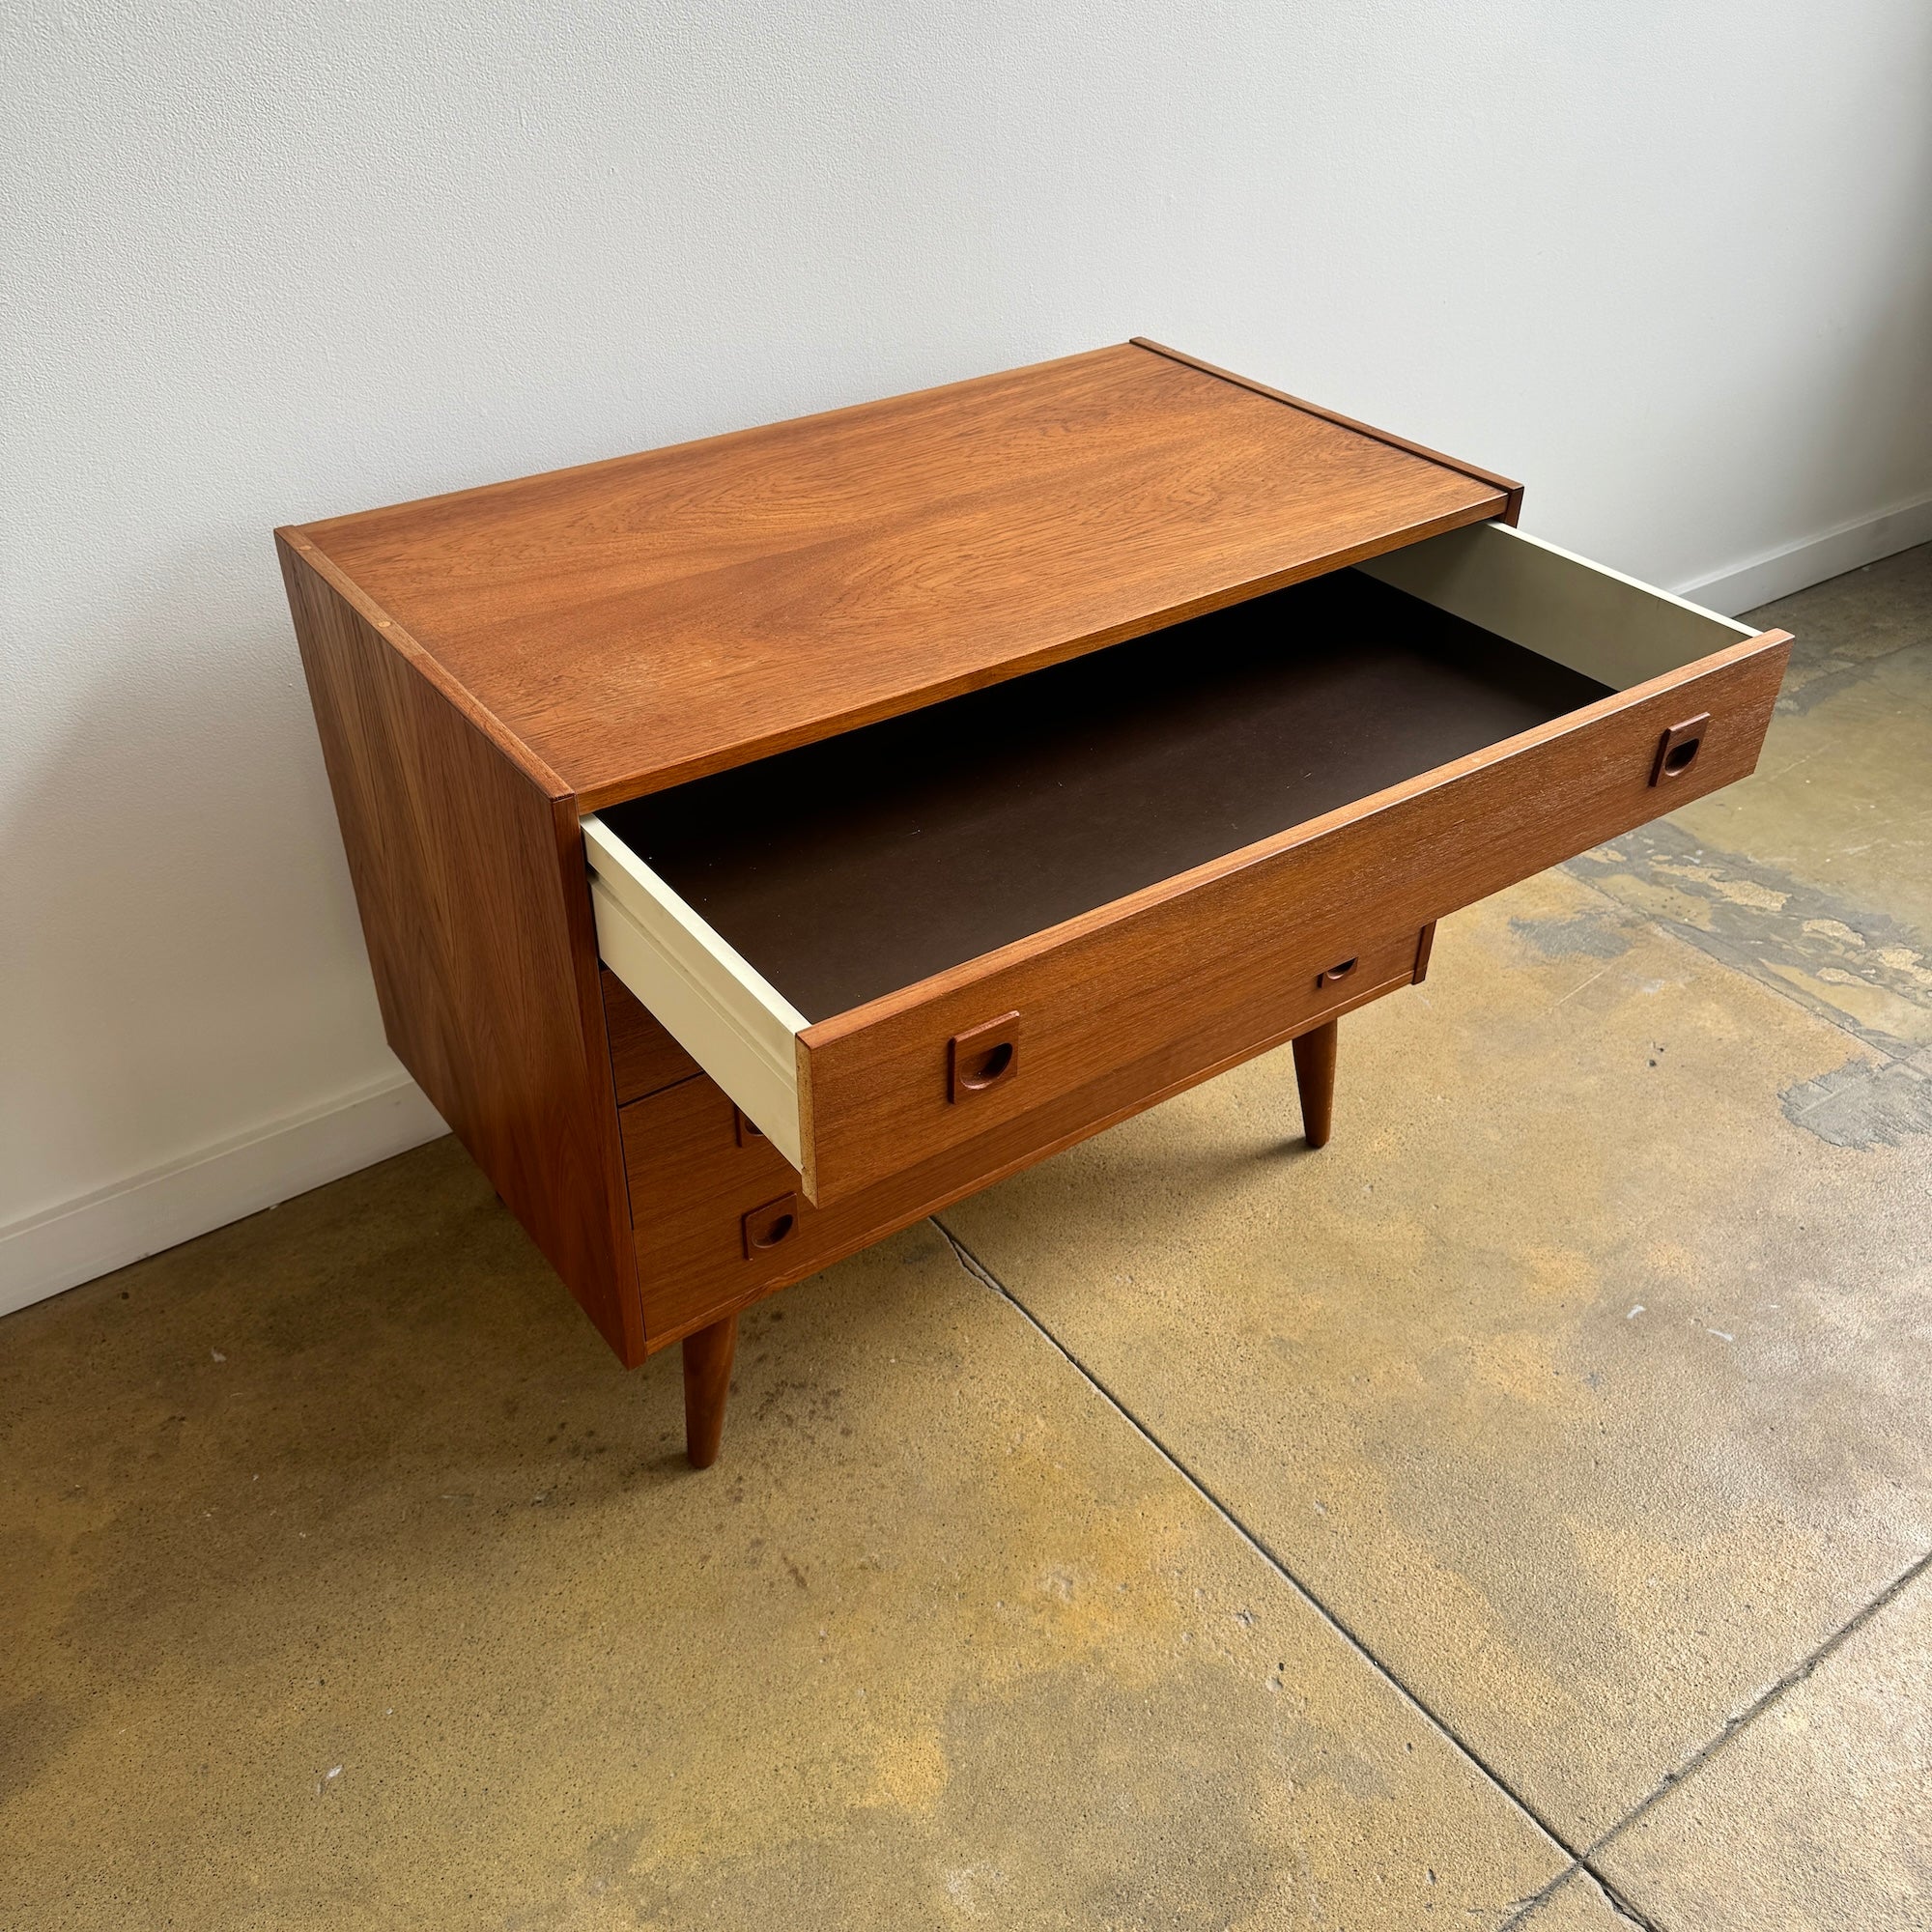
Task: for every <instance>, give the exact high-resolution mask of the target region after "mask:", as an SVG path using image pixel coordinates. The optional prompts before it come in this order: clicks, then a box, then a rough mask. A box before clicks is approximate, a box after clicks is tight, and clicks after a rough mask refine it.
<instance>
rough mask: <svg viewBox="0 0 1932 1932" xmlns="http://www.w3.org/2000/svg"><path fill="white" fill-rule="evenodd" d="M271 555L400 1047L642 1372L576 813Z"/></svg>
mask: <svg viewBox="0 0 1932 1932" xmlns="http://www.w3.org/2000/svg"><path fill="white" fill-rule="evenodd" d="M281 558H282V571H283V578H284V582H286V584H287V587H288V594H289V605H290V609H291V611H292V612H293V613H294V616H295V625H296V633H297V637H298V639H299V641H300V644H301V655H302V667H303V670H304V672H305V673H306V675H307V678H308V685H309V694H310V696H311V698H312V699H313V702H314V706H315V715H316V725H317V729H318V731H319V733H320V735H321V739H322V749H323V756H324V759H325V762H326V763H327V769H328V779H329V785H330V788H331V790H332V791H333V793H334V797H335V809H336V812H337V815H338V817H339V819H340V821H341V826H342V837H343V843H344V846H345V847H346V849H347V852H348V857H349V868H350V873H351V876H352V878H353V879H354V881H355V897H356V904H357V906H358V908H359V909H360V912H361V917H362V931H363V936H364V939H365V940H366V942H367V945H368V949H369V962H370V967H371V969H372V971H373V972H374V975H375V980H376V992H377V997H378V999H379V1001H380V1002H381V1006H382V1011H383V1021H384V1029H385V1031H386V1033H387V1036H388V1040H389V1044H390V1045H391V1046H392V1047H393V1048H394V1049H395V1051H396V1054H397V1056H398V1058H399V1059H401V1061H402V1062H403V1064H404V1065H406V1066H407V1067H408V1068H409V1069H410V1071H411V1072H412V1074H414V1075H415V1077H416V1079H417V1081H418V1082H419V1083H420V1084H421V1086H422V1088H423V1091H424V1092H425V1093H426V1094H428V1095H429V1097H430V1099H431V1100H432V1101H433V1102H434V1103H435V1105H436V1108H437V1110H438V1112H440V1114H441V1115H442V1117H443V1119H444V1120H445V1121H447V1122H449V1124H450V1126H451V1127H452V1128H454V1129H455V1131H456V1133H457V1134H458V1135H459V1136H460V1137H461V1139H462V1140H463V1143H464V1145H465V1146H466V1147H467V1148H469V1151H470V1153H471V1154H472V1155H473V1156H474V1157H475V1160H476V1162H477V1165H478V1166H479V1167H481V1168H482V1170H483V1171H484V1173H485V1174H486V1175H488V1176H489V1178H490V1179H491V1181H492V1183H493V1184H494V1185H495V1187H496V1188H497V1192H498V1193H499V1194H500V1195H501V1196H502V1197H503V1199H504V1201H505V1202H507V1203H508V1204H509V1206H510V1208H511V1210H512V1211H513V1212H514V1213H515V1214H516V1215H517V1217H518V1219H519V1220H521V1221H522V1222H523V1224H524V1226H525V1227H526V1229H528V1231H529V1232H530V1234H531V1236H533V1237H534V1239H535V1240H536V1242H537V1245H538V1246H539V1247H540V1248H541V1249H542V1250H543V1252H544V1254H545V1256H546V1257H547V1258H548V1259H549V1261H550V1262H551V1264H552V1265H553V1266H554V1268H555V1269H556V1271H557V1272H558V1274H560V1275H561V1276H562V1277H563V1279H564V1281H565V1283H566V1284H567V1285H568V1287H569V1288H570V1290H571V1293H573V1294H575V1295H576V1297H577V1299H578V1300H579V1301H580V1302H581V1303H582V1305H583V1307H584V1309H585V1311H586V1312H587V1313H588V1314H589V1316H590V1318H591V1320H592V1321H595V1322H596V1324H597V1326H598V1328H599V1329H600V1330H601V1331H602V1332H603V1334H604V1337H605V1339H606V1340H607V1341H608V1342H609V1343H610V1344H611V1347H612V1348H613V1349H614V1350H616V1351H617V1353H618V1354H619V1355H620V1356H622V1357H623V1359H624V1360H625V1361H627V1362H636V1361H639V1360H641V1359H642V1356H643V1324H642V1309H641V1305H640V1303H639V1296H638V1287H637V1264H636V1252H635V1247H634V1243H633V1240H632V1237H631V1230H630V1215H629V1208H628V1197H627V1190H626V1182H625V1176H624V1169H623V1156H622V1150H621V1145H620V1142H619V1138H618V1132H617V1117H616V1095H615V1093H614V1090H613V1088H612V1084H611V1060H610V1050H609V1047H608V1045H607V1043H606V1037H605V1028H604V1008H603V1002H602V998H601V995H600V992H599V987H598V968H597V954H596V946H595V941H594V937H593V935H592V933H591V930H590V909H589V899H588V895H587V893H586V892H585V890H584V886H583V854H582V838H580V836H579V833H578V825H577V814H576V811H575V810H574V809H573V807H572V805H571V802H570V801H569V799H568V798H567V797H564V798H559V797H553V796H550V795H549V794H547V793H546V791H545V790H544V789H543V788H542V787H541V786H540V785H539V784H538V783H537V782H536V781H534V780H533V779H532V778H531V777H530V776H529V775H527V774H526V773H525V772H523V771H521V770H519V769H518V767H517V766H516V764H514V763H513V762H512V761H511V759H510V757H509V756H508V755H506V753H505V752H504V751H503V750H502V749H501V748H499V746H497V744H494V743H492V742H491V740H490V738H489V737H488V736H486V735H485V733H484V732H483V731H482V730H481V729H480V728H479V726H478V725H476V723H475V722H473V721H472V720H471V719H469V717H467V716H465V715H464V713H463V711H462V710H461V709H460V708H459V707H458V706H457V705H455V704H453V703H452V702H450V701H449V698H448V697H447V696H446V695H445V694H444V693H442V692H440V691H439V690H438V689H437V688H436V687H435V685H434V684H432V683H431V682H430V681H429V680H428V679H427V678H426V677H425V676H424V675H423V674H422V673H421V671H420V670H419V669H418V668H417V667H416V666H415V665H414V664H413V663H412V661H411V659H410V657H409V656H408V654H407V653H406V652H404V651H402V650H399V649H398V648H396V647H395V646H394V645H393V644H392V643H391V642H390V641H389V640H388V639H384V637H383V636H382V635H381V634H379V632H378V631H377V630H376V629H375V627H374V626H373V625H372V624H371V623H370V622H369V621H367V619H365V618H364V617H363V616H362V615H361V614H359V613H358V612H357V611H355V609H354V608H353V607H352V606H351V604H350V603H349V602H348V601H347V600H346V599H345V598H344V597H342V596H341V595H340V594H339V593H338V592H337V591H336V590H335V589H334V588H333V587H331V585H330V584H329V583H327V582H325V581H324V579H323V577H322V576H320V575H318V574H317V572H315V571H314V570H312V569H311V568H310V567H309V565H308V564H307V562H306V561H305V560H304V559H303V558H302V557H301V556H300V555H299V554H298V552H297V550H296V549H295V548H294V547H292V546H290V545H288V544H284V545H282V547H281Z"/></svg>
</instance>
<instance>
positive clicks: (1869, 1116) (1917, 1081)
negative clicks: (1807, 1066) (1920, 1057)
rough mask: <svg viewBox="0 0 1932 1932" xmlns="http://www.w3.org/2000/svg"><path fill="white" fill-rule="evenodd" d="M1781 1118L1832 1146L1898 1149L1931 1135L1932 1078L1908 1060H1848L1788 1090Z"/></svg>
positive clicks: (1784, 1098) (1781, 1095)
mask: <svg viewBox="0 0 1932 1932" xmlns="http://www.w3.org/2000/svg"><path fill="white" fill-rule="evenodd" d="M1778 1097H1779V1099H1780V1101H1781V1102H1782V1104H1783V1107H1784V1118H1785V1119H1786V1120H1788V1121H1790V1122H1792V1123H1793V1124H1794V1125H1796V1126H1801V1127H1803V1128H1804V1129H1805V1130H1806V1131H1807V1132H1809V1133H1814V1134H1816V1135H1817V1136H1818V1138H1819V1139H1820V1140H1822V1141H1829V1142H1830V1143H1831V1144H1832V1146H1833V1147H1841V1148H1861V1149H1866V1150H1869V1149H1872V1148H1877V1147H1897V1146H1898V1145H1899V1143H1900V1142H1901V1141H1903V1140H1906V1139H1908V1138H1909V1137H1910V1136H1912V1135H1914V1134H1923V1133H1932V1074H1928V1073H1926V1072H1925V1071H1922V1070H1921V1069H1920V1067H1919V1065H1918V1064H1917V1063H1915V1062H1912V1061H1903V1060H1894V1061H1890V1062H1889V1063H1886V1064H1884V1065H1877V1066H1875V1065H1872V1064H1871V1063H1870V1062H1869V1061H1865V1060H1848V1061H1846V1063H1845V1064H1844V1065H1842V1066H1841V1067H1839V1068H1838V1069H1837V1070H1836V1071H1835V1072H1833V1073H1827V1074H1824V1075H1822V1076H1821V1077H1820V1078H1818V1079H1816V1080H1804V1081H1801V1082H1800V1083H1799V1084H1798V1085H1797V1086H1795V1087H1787V1088H1786V1089H1785V1091H1784V1092H1783V1094H1780V1095H1779V1096H1778Z"/></svg>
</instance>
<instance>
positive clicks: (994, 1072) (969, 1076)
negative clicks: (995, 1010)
mask: <svg viewBox="0 0 1932 1932" xmlns="http://www.w3.org/2000/svg"><path fill="white" fill-rule="evenodd" d="M946 1058H947V1089H946V1096H947V1098H948V1099H949V1100H970V1099H971V1098H972V1097H973V1095H974V1094H983V1093H984V1092H985V1091H986V1090H987V1088H989V1087H999V1086H1003V1085H1005V1083H1006V1082H1007V1081H1009V1080H1010V1079H1012V1078H1013V1076H1014V1075H1015V1074H1016V1073H1018V1071H1019V1070H1020V1016H1019V1014H1018V1013H1002V1014H1001V1015H1000V1017H999V1018H998V1019H996V1020H987V1021H986V1022H985V1023H984V1024H983V1025H980V1026H976V1027H969V1028H968V1029H967V1030H966V1031H965V1032H964V1033H955V1034H954V1035H953V1036H952V1039H951V1040H949V1041H948V1042H947V1048H946Z"/></svg>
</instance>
